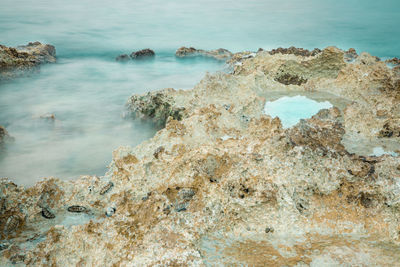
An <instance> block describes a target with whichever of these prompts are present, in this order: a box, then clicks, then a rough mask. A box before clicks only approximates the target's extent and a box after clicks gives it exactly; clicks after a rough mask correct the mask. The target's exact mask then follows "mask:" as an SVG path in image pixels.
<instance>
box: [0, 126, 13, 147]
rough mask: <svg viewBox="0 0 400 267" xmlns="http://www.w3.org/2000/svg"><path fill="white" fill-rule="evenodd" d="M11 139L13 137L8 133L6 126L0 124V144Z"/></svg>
mask: <svg viewBox="0 0 400 267" xmlns="http://www.w3.org/2000/svg"><path fill="white" fill-rule="evenodd" d="M13 140H14V138H13V137H11V136H10V135H9V133H8V132H7V130H6V128H4V127H3V126H1V125H0V145H2V144H4V143H6V142H11V141H13Z"/></svg>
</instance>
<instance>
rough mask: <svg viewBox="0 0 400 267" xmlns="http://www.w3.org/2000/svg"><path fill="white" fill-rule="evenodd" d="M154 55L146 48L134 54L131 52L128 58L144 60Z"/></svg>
mask: <svg viewBox="0 0 400 267" xmlns="http://www.w3.org/2000/svg"><path fill="white" fill-rule="evenodd" d="M155 55H156V53H154V51H153V50H151V49H149V48H146V49H142V50H139V51H136V52H132V54H131V55H130V57H131V58H132V59H145V58H151V57H154V56H155Z"/></svg>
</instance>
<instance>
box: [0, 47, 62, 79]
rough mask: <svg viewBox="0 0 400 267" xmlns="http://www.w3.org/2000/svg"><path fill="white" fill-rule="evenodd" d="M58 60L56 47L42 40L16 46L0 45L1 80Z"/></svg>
mask: <svg viewBox="0 0 400 267" xmlns="http://www.w3.org/2000/svg"><path fill="white" fill-rule="evenodd" d="M54 62H56V49H55V48H54V46H52V45H49V44H41V43H40V42H33V43H28V44H27V45H24V46H18V47H16V48H13V47H7V46H4V45H0V80H8V79H11V78H15V77H18V76H21V75H23V74H24V73H26V72H27V71H34V70H37V68H38V66H39V65H40V64H43V63H54Z"/></svg>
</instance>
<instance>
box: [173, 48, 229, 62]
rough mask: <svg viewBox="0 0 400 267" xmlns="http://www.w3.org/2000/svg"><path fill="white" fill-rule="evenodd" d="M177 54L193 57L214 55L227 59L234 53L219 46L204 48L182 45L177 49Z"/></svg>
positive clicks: (220, 58) (217, 57)
mask: <svg viewBox="0 0 400 267" xmlns="http://www.w3.org/2000/svg"><path fill="white" fill-rule="evenodd" d="M175 55H176V56H177V57H181V58H183V57H193V56H204V57H212V58H215V59H218V60H227V59H229V58H230V57H231V56H232V53H231V52H230V51H228V50H226V49H223V48H219V49H215V50H202V49H196V48H194V47H184V46H182V47H180V48H178V50H176V53H175Z"/></svg>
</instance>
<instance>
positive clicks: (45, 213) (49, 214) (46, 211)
mask: <svg viewBox="0 0 400 267" xmlns="http://www.w3.org/2000/svg"><path fill="white" fill-rule="evenodd" d="M41 214H42V217H43V218H46V219H54V218H55V217H56V216H55V215H54V213H52V212H51V211H50V209H49V208H46V207H43V208H42V212H41Z"/></svg>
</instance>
